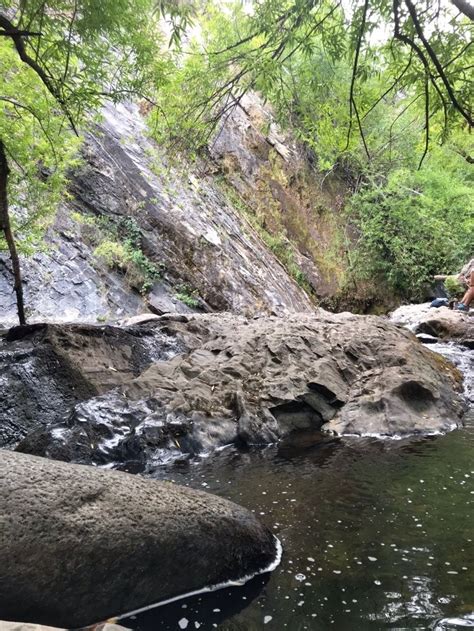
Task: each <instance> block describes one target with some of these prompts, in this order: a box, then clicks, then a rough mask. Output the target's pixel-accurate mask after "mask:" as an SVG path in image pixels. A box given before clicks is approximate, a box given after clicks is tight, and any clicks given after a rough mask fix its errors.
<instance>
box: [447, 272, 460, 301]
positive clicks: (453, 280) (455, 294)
mask: <svg viewBox="0 0 474 631" xmlns="http://www.w3.org/2000/svg"><path fill="white" fill-rule="evenodd" d="M444 286H445V289H446V291H447V293H448V296H449V297H450V298H459V297H461V296H462V295H463V294H464V292H465V287H464V286H463V284H462V283H461V282H460V281H459V279H458V277H457V276H448V278H447V279H446V280H445V281H444Z"/></svg>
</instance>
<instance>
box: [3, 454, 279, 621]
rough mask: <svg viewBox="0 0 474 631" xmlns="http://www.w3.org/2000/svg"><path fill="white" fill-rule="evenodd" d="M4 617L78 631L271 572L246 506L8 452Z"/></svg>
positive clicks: (270, 550)
mask: <svg viewBox="0 0 474 631" xmlns="http://www.w3.org/2000/svg"><path fill="white" fill-rule="evenodd" d="M0 471H1V478H2V486H1V489H0V497H1V505H2V516H1V517H0V522H1V529H0V530H1V533H2V541H1V545H0V619H1V618H4V619H7V620H22V621H24V622H35V623H38V624H45V625H54V626H62V627H66V628H76V627H81V626H85V625H89V624H92V623H94V622H98V621H102V620H105V619H107V618H108V617H110V616H113V615H118V614H121V613H125V612H129V611H132V610H135V609H137V608H140V607H143V606H146V605H150V604H152V603H157V602H159V601H161V600H164V599H167V598H170V597H173V596H177V595H180V594H185V593H187V592H190V591H193V590H197V589H200V588H203V587H205V586H210V585H215V584H219V583H222V582H225V581H229V580H234V579H239V578H242V577H244V576H247V575H249V574H253V573H257V572H259V571H262V570H263V569H265V568H268V566H269V565H270V564H271V563H272V562H273V561H274V560H275V557H276V540H275V539H274V537H273V535H272V534H271V533H270V532H269V530H267V528H265V527H264V526H263V525H262V524H260V523H259V522H258V520H257V519H256V518H255V517H254V516H253V514H252V513H250V512H249V511H247V510H246V509H244V508H241V507H239V506H237V505H236V504H233V503H232V502H229V501H227V500H224V499H221V498H219V497H215V496H212V495H209V494H207V493H203V492H200V491H195V490H191V489H187V488H184V487H179V486H176V485H174V484H171V483H166V482H157V481H153V480H145V479H143V478H140V477H138V476H132V475H128V474H126V473H119V472H107V471H102V470H97V469H94V468H92V467H83V466H79V465H71V464H65V463H62V462H55V461H51V460H46V459H43V458H35V457H33V456H28V455H25V454H19V453H14V452H8V451H0Z"/></svg>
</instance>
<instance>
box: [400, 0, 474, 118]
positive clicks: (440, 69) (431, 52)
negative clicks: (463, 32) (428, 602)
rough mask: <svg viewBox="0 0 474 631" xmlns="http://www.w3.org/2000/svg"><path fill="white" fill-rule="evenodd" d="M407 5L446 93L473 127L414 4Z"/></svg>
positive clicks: (406, 1) (469, 116)
mask: <svg viewBox="0 0 474 631" xmlns="http://www.w3.org/2000/svg"><path fill="white" fill-rule="evenodd" d="M405 4H406V5H407V7H408V11H409V13H410V17H411V19H412V21H413V24H414V26H415V30H416V33H417V35H418V37H419V38H420V40H421V41H422V43H423V46H424V48H425V50H426V52H427V53H428V56H429V58H430V59H431V61H432V62H433V64H434V66H435V68H436V70H437V71H438V74H439V76H440V78H441V81H442V82H443V83H444V86H445V88H446V91H447V93H448V94H449V98H450V99H451V103H452V104H453V106H454V107H455V108H456V109H457V110H458V112H459V113H460V114H461V115H462V116H463V117H464V118H465V119H466V120H467V122H468V123H469V126H470V127H472V126H473V125H474V121H473V119H472V118H471V115H470V114H469V112H468V111H466V110H465V109H464V108H463V106H462V105H461V104H460V102H459V101H458V99H457V97H456V95H455V94H454V90H453V86H452V85H451V84H450V82H449V81H448V78H447V76H446V74H445V72H444V70H443V66H442V65H441V63H440V61H439V59H438V57H437V56H436V53H435V52H434V50H433V48H432V47H431V45H430V43H429V42H428V40H427V39H426V37H425V34H424V33H423V29H422V28H421V24H420V21H419V20H418V16H417V14H416V10H415V7H414V6H413V3H412V2H411V0H405Z"/></svg>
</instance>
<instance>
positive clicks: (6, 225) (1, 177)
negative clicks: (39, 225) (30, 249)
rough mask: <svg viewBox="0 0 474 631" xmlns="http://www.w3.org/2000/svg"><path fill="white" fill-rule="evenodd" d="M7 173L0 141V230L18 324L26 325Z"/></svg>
mask: <svg viewBox="0 0 474 631" xmlns="http://www.w3.org/2000/svg"><path fill="white" fill-rule="evenodd" d="M9 173H10V169H9V167H8V160H7V155H6V153H5V145H4V144H3V141H2V140H0V230H2V231H3V233H4V235H5V240H6V242H7V245H8V250H9V252H10V258H11V261H12V269H13V277H14V279H15V284H14V289H15V293H16V305H17V312H18V320H19V321H20V324H26V318H25V306H24V303H23V287H22V284H21V271H20V260H19V258H18V253H17V251H16V245H15V239H14V237H13V232H12V228H11V223H10V215H9V214H8V193H7V183H8V175H9Z"/></svg>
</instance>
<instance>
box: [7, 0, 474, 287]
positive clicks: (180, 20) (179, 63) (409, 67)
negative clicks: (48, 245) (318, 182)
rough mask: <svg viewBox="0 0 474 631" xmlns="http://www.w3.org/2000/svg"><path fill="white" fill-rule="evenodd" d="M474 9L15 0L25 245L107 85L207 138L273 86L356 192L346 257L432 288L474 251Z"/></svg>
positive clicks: (12, 165) (11, 137)
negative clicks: (251, 95)
mask: <svg viewBox="0 0 474 631" xmlns="http://www.w3.org/2000/svg"><path fill="white" fill-rule="evenodd" d="M163 20H165V22H166V21H167V22H168V24H167V25H164V22H163ZM472 21H473V15H472V14H471V9H470V8H469V6H468V5H467V4H466V3H465V2H463V1H462V0H440V1H438V0H437V1H436V2H434V1H430V0H427V1H426V2H424V3H413V2H412V0H353V2H351V3H350V4H349V3H341V2H340V1H338V0H255V1H254V2H252V3H247V2H232V1H224V0H222V1H220V2H218V1H217V0H214V1H212V0H208V1H207V2H200V3H198V2H193V1H192V0H160V1H157V0H131V1H130V0H48V1H46V2H45V1H44V0H21V1H20V0H6V2H4V3H3V4H2V8H1V9H0V143H1V146H2V147H3V148H4V150H5V155H6V158H7V160H8V167H9V169H8V170H9V179H8V195H9V202H10V207H11V208H12V209H13V211H14V212H13V213H12V225H13V231H14V233H15V235H16V237H17V239H18V243H19V245H20V249H21V250H22V251H24V252H26V253H28V252H32V251H34V249H35V248H37V247H39V244H40V240H41V235H42V234H43V232H44V229H45V227H46V225H47V223H48V221H49V218H50V217H51V216H52V211H53V210H54V208H55V207H56V206H57V204H58V202H59V201H60V199H61V197H62V196H63V195H64V194H65V190H66V181H67V173H68V169H70V168H71V166H73V165H74V164H75V162H76V161H77V160H78V157H77V155H78V154H77V149H78V146H79V144H80V139H79V138H78V136H77V133H78V130H84V129H85V127H86V125H87V124H88V121H90V120H91V116H94V115H96V114H98V113H99V111H100V107H101V104H102V103H103V102H104V101H105V100H112V101H117V100H120V99H126V98H131V97H139V98H142V99H146V100H147V102H148V105H149V107H150V130H151V132H152V133H153V134H154V135H155V138H156V139H158V140H159V141H160V142H161V143H165V144H167V145H168V146H178V147H180V148H181V149H182V148H185V149H186V150H187V151H190V150H192V151H196V150H199V149H202V148H205V147H206V146H207V144H208V143H209V141H210V140H211V139H212V136H213V134H214V133H215V131H216V129H218V127H219V125H220V124H221V122H222V121H223V120H226V118H227V117H228V116H229V115H230V114H231V113H232V111H233V108H235V107H236V106H237V105H238V104H239V103H241V101H242V98H243V96H244V95H245V94H246V93H248V92H249V91H251V90H256V91H258V92H259V93H260V94H261V95H262V96H263V98H264V99H266V100H267V101H269V102H270V104H271V106H272V107H273V111H274V113H275V117H276V118H277V120H278V121H279V122H280V124H281V125H283V126H286V127H288V128H290V129H291V133H292V134H293V135H294V136H295V137H296V138H297V139H298V140H299V142H300V143H301V144H302V145H303V146H304V147H305V148H306V151H307V152H308V155H309V157H310V163H311V165H312V168H314V170H315V171H316V175H318V174H319V175H320V177H321V179H322V180H324V178H325V177H326V176H327V175H328V174H329V173H333V174H336V175H337V176H338V177H341V178H343V180H344V182H345V183H346V185H347V189H348V190H350V191H351V193H352V196H351V199H348V200H347V202H346V218H345V221H346V223H347V226H348V230H347V233H348V234H349V233H350V234H351V243H350V246H349V248H348V251H349V254H350V256H349V261H348V262H345V263H344V267H345V269H346V271H347V273H348V274H349V275H350V276H351V277H356V278H361V279H365V281H369V282H370V281H374V282H375V283H377V284H378V285H379V286H382V287H388V289H389V290H390V291H392V292H394V293H396V294H397V295H400V296H405V297H408V298H416V297H418V296H419V295H420V293H421V289H422V286H423V284H424V283H425V282H426V280H427V279H428V278H429V277H430V275H431V274H433V273H434V272H446V271H454V270H455V269H456V268H457V267H459V266H460V264H461V263H462V261H463V259H465V258H466V257H468V256H470V255H471V254H472V253H471V252H470V249H472V243H473V242H474V223H473V221H474V220H473V206H472V204H473V202H472V198H473V195H472V190H473V181H472V163H473V161H474V159H473V157H472V143H471V142H470V135H469V127H470V126H472V109H471V108H472V104H471V103H470V98H471V96H472V82H470V71H472V67H473V61H474V52H473V47H472V46H471V43H472V42H471V31H472ZM168 43H170V44H171V45H172V48H171V49H168V48H167V46H166V45H167V44H168ZM5 216H6V215H5ZM3 223H4V222H3V220H2V224H1V226H0V227H2V228H5V226H4V225H3ZM7 232H8V231H6V232H5V234H7ZM354 235H355V236H354ZM280 236H281V235H270V236H269V238H273V237H275V238H280ZM342 238H343V237H342ZM285 243H286V241H285ZM123 247H125V246H123ZM2 248H5V243H4V242H2V238H1V236H0V250H1V249H2ZM9 248H10V251H11V253H12V260H13V256H14V253H13V252H12V243H11V239H10V242H9ZM285 249H288V248H286V247H285ZM109 250H110V247H109ZM125 250H126V251H125ZM125 250H124V251H123V252H121V253H118V254H120V256H121V258H122V259H123V260H125V259H127V262H128V263H130V260H131V257H132V254H131V252H133V251H134V248H133V247H131V246H130V244H129V247H128V249H127V248H125ZM102 254H103V253H102ZM109 254H110V252H109ZM118 254H117V252H115V255H117V256H118ZM142 263H143V262H142ZM142 267H143V266H142ZM17 286H18V282H17Z"/></svg>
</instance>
